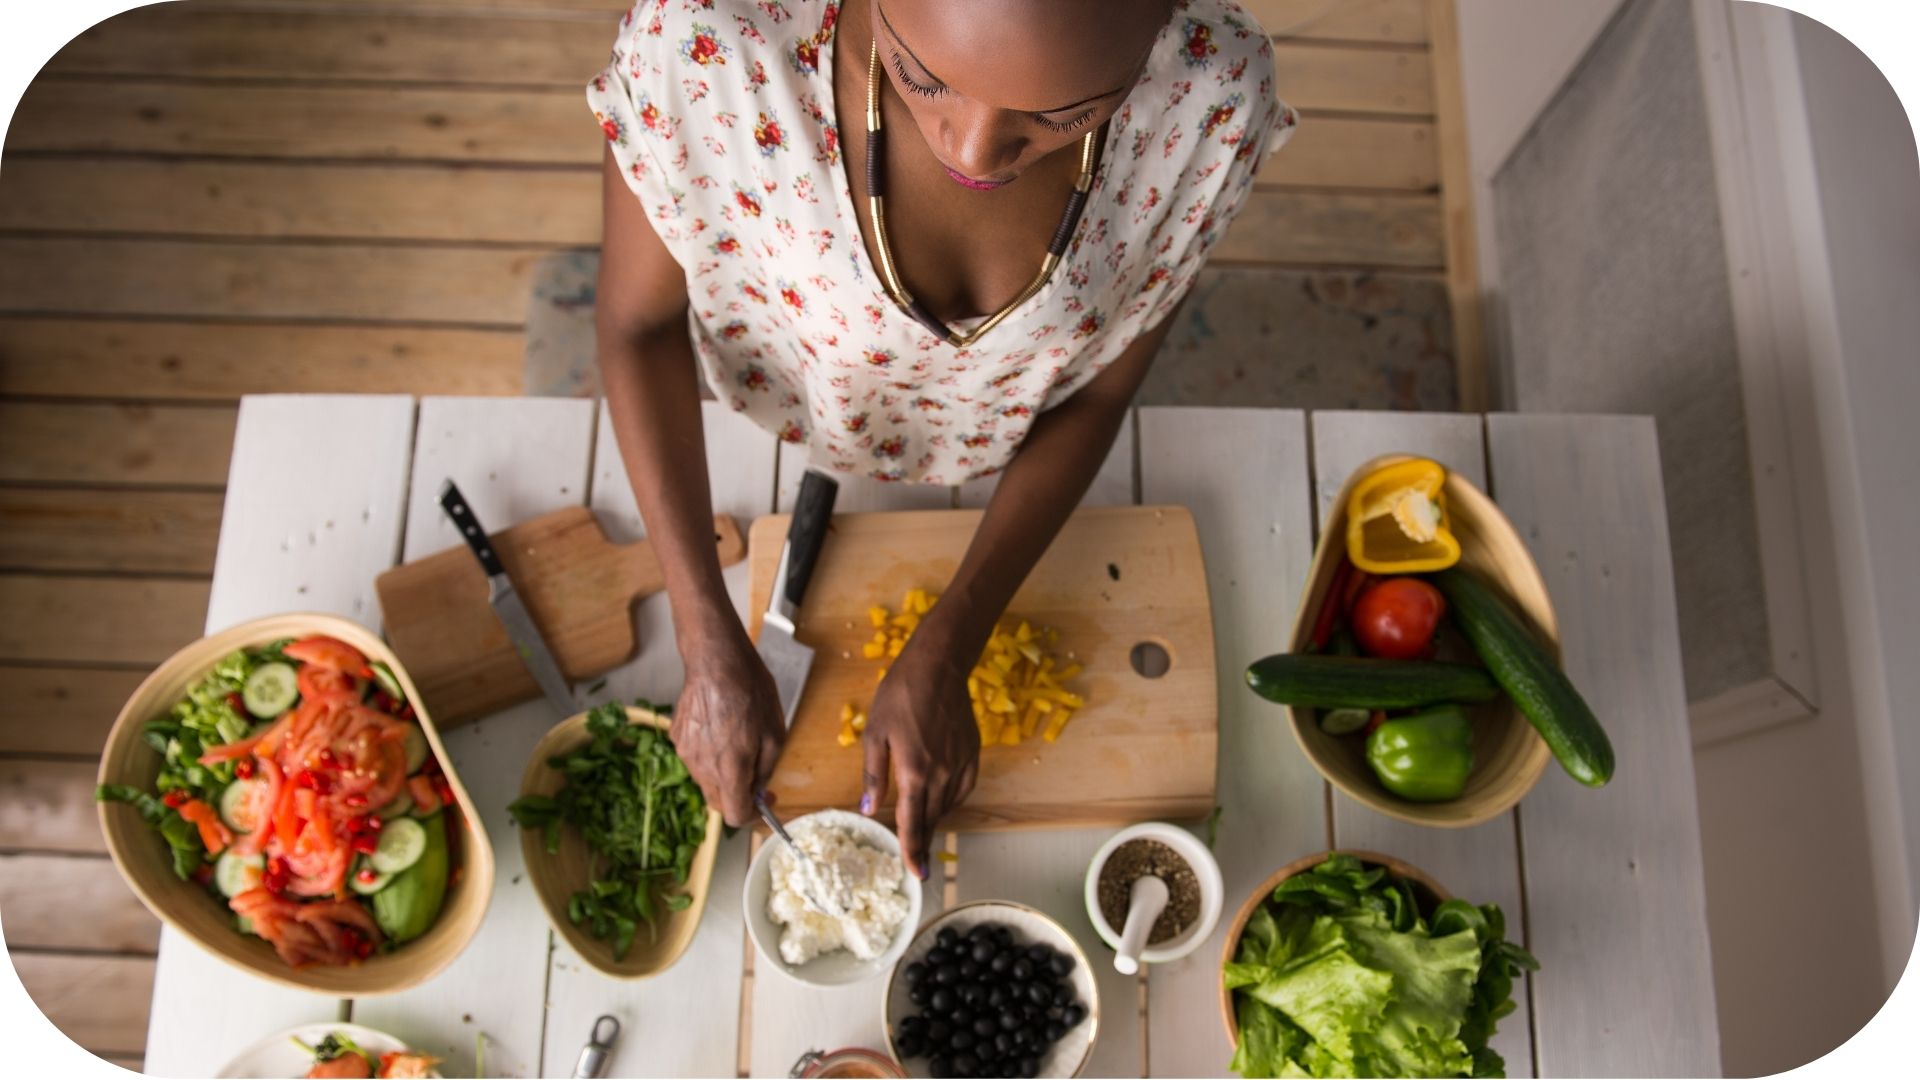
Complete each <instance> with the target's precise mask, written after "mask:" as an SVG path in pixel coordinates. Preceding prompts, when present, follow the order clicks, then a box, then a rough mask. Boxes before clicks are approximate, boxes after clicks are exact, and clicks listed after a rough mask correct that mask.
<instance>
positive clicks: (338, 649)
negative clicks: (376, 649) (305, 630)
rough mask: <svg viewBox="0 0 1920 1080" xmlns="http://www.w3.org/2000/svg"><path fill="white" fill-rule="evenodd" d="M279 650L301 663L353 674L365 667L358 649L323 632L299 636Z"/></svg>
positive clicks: (364, 660) (364, 661) (365, 664)
mask: <svg viewBox="0 0 1920 1080" xmlns="http://www.w3.org/2000/svg"><path fill="white" fill-rule="evenodd" d="M280 651H281V652H283V653H286V654H287V656H288V657H289V658H291V659H294V660H298V661H300V662H301V663H303V664H313V665H316V666H318V667H323V668H331V669H333V670H334V671H346V672H351V673H353V674H355V675H358V674H360V673H361V672H363V671H365V670H366V667H367V658H366V656H365V655H363V654H362V653H361V652H360V650H359V649H356V648H354V647H353V646H351V645H349V644H347V643H346V642H344V641H341V640H340V639H339V638H330V637H327V636H325V635H324V634H315V635H314V636H312V637H307V638H301V639H300V640H299V641H295V642H291V643H289V644H288V645H287V646H286V647H285V648H283V649H281V650H280Z"/></svg>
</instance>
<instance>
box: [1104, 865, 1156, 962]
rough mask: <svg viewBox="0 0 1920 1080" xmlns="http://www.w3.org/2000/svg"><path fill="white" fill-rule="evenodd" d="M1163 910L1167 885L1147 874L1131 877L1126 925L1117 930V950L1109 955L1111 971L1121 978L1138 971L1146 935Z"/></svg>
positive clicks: (1145, 944) (1151, 929)
mask: <svg viewBox="0 0 1920 1080" xmlns="http://www.w3.org/2000/svg"><path fill="white" fill-rule="evenodd" d="M1166 907H1167V883H1166V882H1164V881H1161V880H1160V879H1159V878H1157V877H1154V876H1153V875H1151V874H1149V875H1147V876H1146V877H1140V878H1135V879H1134V881H1133V892H1132V893H1131V894H1130V895H1129V897H1128V899H1127V926H1126V929H1124V930H1122V931H1120V948H1119V950H1118V951H1116V952H1115V953H1114V954H1113V969H1114V970H1115V971H1118V972H1119V973H1120V974H1122V975H1132V974H1134V973H1135V972H1137V971H1139V970H1140V951H1141V950H1142V949H1145V948H1146V947H1147V935H1148V934H1150V933H1152V932H1153V924H1154V923H1155V922H1157V921H1158V920H1159V918H1160V913H1161V912H1162V911H1165V910H1166Z"/></svg>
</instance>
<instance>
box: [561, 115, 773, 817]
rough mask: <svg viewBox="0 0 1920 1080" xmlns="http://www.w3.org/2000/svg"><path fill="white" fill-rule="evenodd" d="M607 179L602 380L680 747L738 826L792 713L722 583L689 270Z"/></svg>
mask: <svg viewBox="0 0 1920 1080" xmlns="http://www.w3.org/2000/svg"><path fill="white" fill-rule="evenodd" d="M603 173H604V176H603V184H602V186H603V189H604V190H603V202H604V205H605V209H604V221H605V224H604V226H603V234H604V235H603V240H602V250H601V257H600V283H599V288H598V293H597V297H596V300H595V306H594V326H595V331H596V333H597V335H598V345H597V353H598V358H599V362H600V378H601V382H602V383H603V384H604V386H605V391H606V397H607V408H608V410H609V411H610V412H611V413H612V416H613V426H614V430H615V432H616V433H617V434H618V436H619V443H620V456H621V460H622V461H623V462H625V464H626V467H627V477H628V479H629V480H630V481H631V482H632V484H633V494H634V499H635V501H637V502H638V503H639V506H640V516H641V518H642V519H644V520H645V522H646V525H647V539H648V541H649V542H651V543H652V545H653V550H654V554H655V555H657V556H658V557H659V559H660V566H661V569H662V570H663V571H664V572H665V576H666V579H667V597H668V600H669V602H670V603H671V604H672V605H673V627H674V635H675V637H676V639H677V642H678V645H679V648H680V657H681V660H682V661H683V662H684V664H685V666H686V671H687V679H686V683H685V686H684V688H683V689H682V691H681V694H680V699H679V702H678V704H677V706H676V708H675V710H674V717H673V732H672V736H673V740H674V746H675V747H676V749H678V751H679V752H680V755H681V757H682V758H683V759H684V760H685V761H686V763H687V768H688V770H689V771H690V772H691V773H692V774H693V776H694V779H696V780H697V781H699V783H700V787H701V789H702V790H703V791H704V792H705V793H706V796H707V800H708V801H709V802H710V803H711V804H713V805H715V806H717V807H719V808H720V811H721V813H722V814H723V815H724V816H725V817H726V819H727V822H728V823H729V824H732V825H741V824H744V823H746V821H747V820H748V819H749V818H751V817H752V816H753V806H752V801H751V800H752V795H753V792H754V791H756V790H758V789H759V788H760V787H762V786H764V785H765V783H766V781H767V778H768V777H769V776H770V775H771V774H772V772H773V766H774V763H775V761H777V760H778V758H779V756H780V746H781V743H782V741H783V740H784V738H785V728H786V724H785V718H784V715H783V714H782V713H781V711H780V705H779V696H778V694H777V692H776V691H775V689H774V686H773V680H772V678H771V677H770V676H769V675H768V674H767V669H766V666H765V665H764V664H762V663H761V662H760V658H759V656H758V654H756V653H755V652H754V649H753V644H752V642H751V641H749V640H748V638H747V632H746V629H745V628H744V627H742V626H741V625H740V618H739V616H738V615H737V614H735V612H734V609H733V601H732V600H731V599H730V598H729V597H728V595H727V588H726V582H725V581H724V579H722V577H721V575H720V556H719V553H718V551H717V549H716V548H715V546H714V540H713V495H712V492H711V490H710V488H709V486H708V482H707V449H706V437H705V435H704V433H703V431H702V424H701V416H700V413H701V408H700V388H699V381H698V379H699V375H698V371H697V369H696V365H695V360H694V355H693V341H692V339H691V338H690V337H688V332H687V281H686V274H685V272H684V271H682V270H681V268H680V264H679V263H677V262H675V261H674V259H673V256H672V254H671V253H669V252H668V251H667V248H666V245H664V244H662V243H661V242H660V237H659V235H658V234H656V233H655V232H654V230H653V225H652V224H651V223H650V222H648V221H647V218H646V212H645V210H644V209H643V207H642V206H641V203H640V200H639V199H637V198H635V197H634V195H633V192H632V191H631V190H629V189H628V187H627V184H626V180H625V179H624V178H623V177H622V176H621V174H620V166H619V164H618V163H617V162H616V161H615V160H614V158H613V155H612V153H611V151H609V152H608V154H607V157H606V167H605V169H604V170H603Z"/></svg>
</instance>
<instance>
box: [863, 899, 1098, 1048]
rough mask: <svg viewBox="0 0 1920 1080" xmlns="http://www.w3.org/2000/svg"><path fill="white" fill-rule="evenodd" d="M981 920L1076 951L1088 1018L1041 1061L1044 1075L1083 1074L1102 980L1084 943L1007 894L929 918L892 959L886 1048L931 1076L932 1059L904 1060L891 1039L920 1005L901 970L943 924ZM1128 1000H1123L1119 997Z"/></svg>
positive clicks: (967, 925)
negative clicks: (1090, 962) (909, 996)
mask: <svg viewBox="0 0 1920 1080" xmlns="http://www.w3.org/2000/svg"><path fill="white" fill-rule="evenodd" d="M980 923H998V924H1000V925H1003V926H1006V927H1008V928H1010V929H1011V930H1012V931H1013V936H1014V939H1015V940H1017V941H1021V942H1025V943H1026V944H1028V945H1048V946H1051V947H1052V948H1054V949H1056V950H1058V951H1060V952H1063V953H1066V954H1067V955H1068V956H1071V957H1073V974H1072V975H1070V976H1068V979H1069V981H1071V982H1072V983H1073V990H1074V993H1075V994H1077V995H1079V999H1080V1003H1081V1004H1082V1005H1084V1006H1086V1009H1087V1018H1086V1019H1085V1020H1082V1021H1081V1022H1080V1023H1079V1025H1078V1026H1076V1027H1075V1028H1074V1029H1073V1030H1071V1031H1069V1032H1067V1034H1066V1037H1065V1038H1063V1039H1061V1040H1060V1041H1059V1042H1057V1043H1054V1044H1053V1047H1052V1048H1051V1049H1049V1050H1048V1051H1047V1056H1046V1058H1045V1059H1043V1060H1042V1061H1041V1062H1040V1075H1041V1076H1056V1077H1058V1076H1079V1075H1080V1070H1081V1069H1084V1068H1086V1066H1087V1059H1088V1058H1090V1057H1092V1056H1093V1040H1094V1037H1095V1036H1096V1035H1097V1034H1098V1033H1099V1030H1100V984H1099V983H1097V982H1095V981H1094V978H1093V968H1092V967H1090V966H1089V965H1088V963H1087V954H1086V952H1085V951H1084V950H1082V949H1081V948H1080V943H1079V942H1078V941H1075V940H1074V939H1073V935H1072V934H1069V933H1067V931H1066V929H1065V928H1064V927H1062V926H1061V925H1060V924H1059V923H1057V922H1054V921H1053V920H1052V919H1050V918H1048V917H1047V916H1045V915H1042V914H1041V913H1040V912H1038V911H1035V910H1034V909H1032V908H1030V907H1027V906H1026V905H1025V904H1016V903H1013V902H1011V901H1007V900H976V901H974V902H973V903H971V904H961V905H960V906H959V907H956V908H951V909H949V910H948V911H947V912H945V913H944V914H942V915H939V916H936V917H934V918H933V919H930V920H928V922H927V925H925V926H923V927H921V928H920V933H919V934H917V935H915V936H914V939H913V943H912V944H911V945H908V946H907V951H906V955H904V956H902V957H901V958H900V961H899V963H897V964H896V965H894V969H893V976H892V978H890V979H889V980H888V981H887V1003H886V1008H885V1012H884V1013H883V1014H882V1016H881V1022H882V1023H883V1024H885V1025H886V1033H887V1052H888V1053H890V1054H892V1055H893V1059H894V1060H895V1061H898V1062H900V1067H901V1069H902V1070H903V1071H904V1072H905V1073H906V1074H907V1075H908V1076H913V1077H931V1076H932V1075H933V1073H931V1072H929V1071H928V1065H930V1064H931V1062H929V1061H928V1060H927V1059H926V1058H910V1059H907V1060H902V1059H901V1057H900V1053H899V1051H898V1050H896V1049H895V1048H894V1045H893V1027H894V1025H895V1024H896V1023H898V1022H899V1021H900V1020H902V1019H904V1018H906V1017H907V1016H909V1015H911V1014H912V1013H915V1012H918V1011H919V1009H918V1008H917V1007H916V1006H915V1005H914V1004H913V1003H912V1002H911V1001H908V1000H907V980H906V979H905V978H904V977H902V976H901V974H900V973H901V972H902V971H905V970H906V967H907V965H908V964H912V963H915V962H917V961H918V960H919V959H920V958H921V957H924V956H926V955H927V953H929V952H931V951H933V946H934V940H935V938H936V937H937V936H938V935H939V933H940V928H941V927H943V926H951V927H953V928H954V930H956V931H958V932H959V933H960V934H961V935H962V936H964V935H965V934H966V933H967V931H969V930H971V929H973V928H974V927H975V926H977V925H979V924H980ZM1121 1004H1122V1005H1125V1004H1126V1003H1125V1002H1122V1003H1121Z"/></svg>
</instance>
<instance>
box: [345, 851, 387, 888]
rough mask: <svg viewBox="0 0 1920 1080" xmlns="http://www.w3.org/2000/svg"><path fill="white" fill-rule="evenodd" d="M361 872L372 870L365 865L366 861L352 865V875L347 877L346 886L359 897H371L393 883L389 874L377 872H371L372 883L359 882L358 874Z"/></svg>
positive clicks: (362, 860)
mask: <svg viewBox="0 0 1920 1080" xmlns="http://www.w3.org/2000/svg"><path fill="white" fill-rule="evenodd" d="M363 870H373V868H372V867H370V866H368V865H367V860H365V859H360V860H358V861H357V862H355V863H354V866H353V873H351V874H348V875H347V884H348V885H349V886H351V887H352V889H353V891H354V892H357V893H359V894H360V895H361V896H372V895H373V894H374V893H377V892H379V891H380V890H381V889H384V888H386V887H387V885H388V884H389V883H391V882H392V881H393V875H392V874H391V873H386V874H383V873H381V872H380V871H378V870H374V871H373V880H372V881H361V880H360V873H361V871H363Z"/></svg>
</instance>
